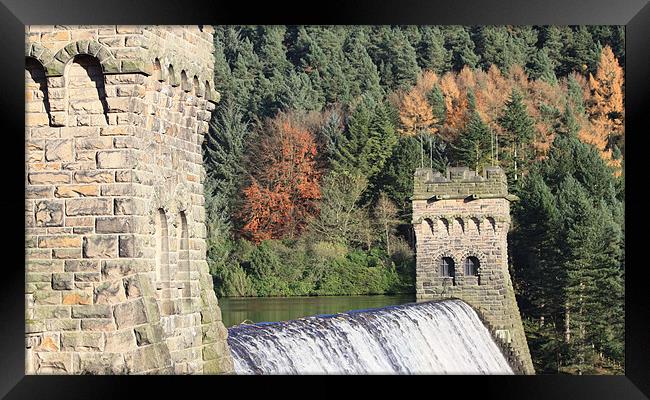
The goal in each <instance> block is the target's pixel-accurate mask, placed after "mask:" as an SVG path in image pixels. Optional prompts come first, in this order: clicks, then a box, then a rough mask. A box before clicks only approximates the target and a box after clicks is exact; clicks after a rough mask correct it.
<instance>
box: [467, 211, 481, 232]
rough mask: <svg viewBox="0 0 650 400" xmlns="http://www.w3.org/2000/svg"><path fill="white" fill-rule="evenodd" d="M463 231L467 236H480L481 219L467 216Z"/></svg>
mask: <svg viewBox="0 0 650 400" xmlns="http://www.w3.org/2000/svg"><path fill="white" fill-rule="evenodd" d="M465 227H466V228H465V230H466V232H467V233H468V234H470V235H471V234H474V235H480V234H481V219H480V218H479V217H477V216H474V215H472V216H469V217H468V218H467V223H466V224H465Z"/></svg>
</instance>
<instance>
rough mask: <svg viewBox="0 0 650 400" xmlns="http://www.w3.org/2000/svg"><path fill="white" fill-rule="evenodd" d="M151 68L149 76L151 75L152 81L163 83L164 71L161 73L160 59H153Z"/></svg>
mask: <svg viewBox="0 0 650 400" xmlns="http://www.w3.org/2000/svg"><path fill="white" fill-rule="evenodd" d="M151 66H152V70H151V74H152V75H153V77H154V79H155V80H157V81H158V82H163V81H164V80H165V71H163V68H162V64H161V63H160V59H159V58H158V57H156V58H154V60H153V63H152V64H151Z"/></svg>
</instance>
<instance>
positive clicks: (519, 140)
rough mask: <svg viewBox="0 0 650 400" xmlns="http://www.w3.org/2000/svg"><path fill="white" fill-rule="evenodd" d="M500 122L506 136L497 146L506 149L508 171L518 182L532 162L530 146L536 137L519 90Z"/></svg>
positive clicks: (533, 125)
mask: <svg viewBox="0 0 650 400" xmlns="http://www.w3.org/2000/svg"><path fill="white" fill-rule="evenodd" d="M498 121H499V125H500V126H501V128H503V131H504V133H505V135H504V136H503V139H502V140H501V143H498V145H497V146H498V147H501V148H504V149H505V151H504V153H505V155H506V157H504V159H505V160H506V161H509V168H507V171H508V172H509V175H511V176H512V179H513V181H515V182H516V181H517V180H518V179H519V177H520V176H521V174H522V170H523V171H525V170H526V169H527V168H526V165H527V164H529V163H530V162H531V161H532V154H531V150H532V149H531V148H530V144H531V143H532V141H533V139H534V137H535V123H534V121H533V120H532V118H531V117H530V116H529V115H528V111H527V108H526V105H525V104H524V97H523V95H522V94H521V93H520V92H519V91H518V90H516V89H514V90H513V91H512V93H511V95H510V99H509V100H508V101H507V102H506V104H505V107H504V110H503V113H502V114H501V116H500V117H499V120H498ZM497 146H495V147H497Z"/></svg>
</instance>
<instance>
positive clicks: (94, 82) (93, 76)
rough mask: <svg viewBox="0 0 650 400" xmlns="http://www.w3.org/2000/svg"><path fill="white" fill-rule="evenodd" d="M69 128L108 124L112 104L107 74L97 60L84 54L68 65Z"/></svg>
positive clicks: (66, 75) (66, 74) (66, 73)
mask: <svg viewBox="0 0 650 400" xmlns="http://www.w3.org/2000/svg"><path fill="white" fill-rule="evenodd" d="M65 81H66V89H67V93H68V119H67V125H68V126H87V125H106V124H107V123H108V116H107V112H108V103H107V102H106V90H105V88H104V73H103V72H102V67H101V65H100V64H99V60H98V59H97V58H95V57H92V56H89V55H86V54H80V55H77V56H75V57H74V59H73V60H72V61H71V62H70V64H68V65H67V66H66V71H65Z"/></svg>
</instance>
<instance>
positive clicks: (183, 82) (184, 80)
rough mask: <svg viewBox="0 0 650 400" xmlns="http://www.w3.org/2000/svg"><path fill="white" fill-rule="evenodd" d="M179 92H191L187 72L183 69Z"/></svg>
mask: <svg viewBox="0 0 650 400" xmlns="http://www.w3.org/2000/svg"><path fill="white" fill-rule="evenodd" d="M181 90H182V91H184V92H190V91H191V90H192V87H191V85H190V80H189V78H188V77H187V72H185V70H184V69H183V70H181Z"/></svg>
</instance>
